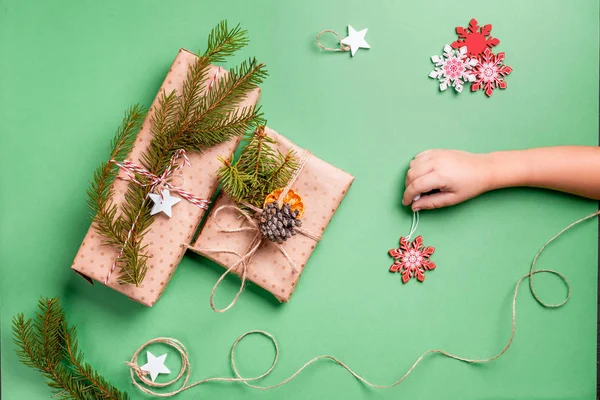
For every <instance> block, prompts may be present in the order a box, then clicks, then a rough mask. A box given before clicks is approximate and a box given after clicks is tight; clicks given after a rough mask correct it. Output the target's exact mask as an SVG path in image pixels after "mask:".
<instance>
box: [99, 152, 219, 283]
mask: <svg viewBox="0 0 600 400" xmlns="http://www.w3.org/2000/svg"><path fill="white" fill-rule="evenodd" d="M179 159H183V162H181V163H178V162H179ZM110 162H111V163H113V164H115V165H117V166H119V167H120V168H121V171H123V172H124V173H125V175H126V177H119V178H120V179H122V180H124V181H127V182H133V183H135V184H137V185H140V186H149V187H150V192H154V191H156V190H157V189H161V190H158V192H159V193H160V195H161V197H162V195H163V193H162V189H168V190H171V191H173V192H175V193H177V194H179V195H180V196H181V197H182V198H184V199H186V200H187V201H189V202H190V203H192V204H193V205H195V206H197V207H200V208H202V209H204V210H206V209H207V208H208V205H209V204H210V201H208V200H205V199H202V198H200V197H198V196H195V195H194V194H192V193H190V192H188V191H187V190H184V189H182V188H181V187H179V186H175V185H174V184H173V183H172V182H171V180H172V178H173V177H174V176H181V175H177V172H179V170H180V169H182V168H183V167H184V166H188V167H189V166H191V165H192V164H190V160H189V159H188V158H187V155H186V154H185V150H183V149H179V150H177V151H176V152H175V154H173V157H171V161H169V165H167V168H165V170H164V172H163V173H162V174H161V175H160V176H159V175H155V174H153V173H152V172H150V171H148V170H147V169H146V168H144V167H142V166H140V165H138V164H136V163H134V162H132V161H130V160H124V161H123V162H118V161H116V160H114V159H111V160H110ZM137 176H143V177H145V178H146V179H147V183H143V182H141V181H140V180H138V178H137ZM182 178H183V177H182ZM184 181H185V180H184ZM141 214H142V208H140V210H139V212H138V213H137V215H136V217H135V219H134V221H133V224H131V228H130V229H129V232H127V238H126V240H125V243H123V246H122V247H121V250H120V251H119V255H118V256H117V258H116V259H115V262H114V263H113V265H112V266H111V268H110V270H109V271H108V274H107V275H106V278H105V279H104V284H105V285H106V284H108V280H109V279H110V276H111V275H112V273H113V272H114V270H115V268H116V267H117V263H118V262H119V260H120V259H121V257H122V256H123V251H124V249H125V246H126V245H127V243H128V242H129V240H130V239H131V235H132V233H133V230H134V229H135V225H136V224H137V221H138V219H139V218H140V216H141Z"/></svg>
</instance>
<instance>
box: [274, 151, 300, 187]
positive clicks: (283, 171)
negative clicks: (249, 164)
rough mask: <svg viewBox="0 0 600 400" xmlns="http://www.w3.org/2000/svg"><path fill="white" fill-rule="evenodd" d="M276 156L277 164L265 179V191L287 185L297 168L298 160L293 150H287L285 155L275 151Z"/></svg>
mask: <svg viewBox="0 0 600 400" xmlns="http://www.w3.org/2000/svg"><path fill="white" fill-rule="evenodd" d="M277 158H278V159H279V165H278V166H277V167H276V168H275V169H274V170H273V171H271V172H270V173H269V176H270V179H268V181H267V184H268V185H267V187H268V189H267V191H268V192H269V193H271V192H272V191H273V190H275V189H279V188H282V187H285V186H287V184H288V182H289V181H290V179H292V176H293V175H294V173H295V172H296V170H297V169H298V160H297V158H296V154H295V152H294V151H293V150H290V151H288V152H287V154H285V155H283V154H282V153H280V152H277Z"/></svg>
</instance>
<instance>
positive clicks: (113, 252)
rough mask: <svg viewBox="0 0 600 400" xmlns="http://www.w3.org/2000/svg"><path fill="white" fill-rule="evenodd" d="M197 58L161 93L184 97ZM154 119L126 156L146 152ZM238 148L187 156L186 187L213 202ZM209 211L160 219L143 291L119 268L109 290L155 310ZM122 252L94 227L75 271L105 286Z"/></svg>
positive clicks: (149, 240) (186, 55)
mask: <svg viewBox="0 0 600 400" xmlns="http://www.w3.org/2000/svg"><path fill="white" fill-rule="evenodd" d="M195 59H196V56H195V55H194V54H193V53H191V52H189V51H187V50H184V49H181V50H180V51H179V54H178V55H177V58H176V59H175V62H174V63H173V66H172V67H171V69H170V70H169V73H168V74H167V77H166V78H165V80H164V82H163V84H162V86H161V87H160V90H159V94H160V93H161V92H162V91H163V90H164V91H165V92H167V93H170V92H171V91H172V90H174V89H176V90H177V91H178V92H180V91H181V88H182V86H183V82H184V80H185V78H186V74H187V71H188V68H189V66H190V64H191V63H193V62H194V61H195ZM216 68H217V67H213V69H212V70H211V72H210V73H209V77H211V78H212V76H213V75H214V73H215V72H216ZM259 94H260V91H259V90H258V89H257V90H256V91H255V92H254V93H252V95H250V96H248V98H247V99H246V100H245V101H244V102H243V103H242V104H241V107H243V106H249V105H252V104H255V103H256V102H257V101H258V97H259ZM157 105H158V96H157V98H155V99H154V103H153V104H152V109H154V107H156V106H157ZM150 118H151V113H150V114H149V115H148V117H147V118H146V120H145V121H144V123H143V125H142V128H141V130H140V132H139V134H138V137H137V139H136V144H135V146H134V148H133V150H132V152H131V154H129V156H128V157H127V158H128V159H131V160H133V161H135V162H138V163H139V161H140V156H141V154H142V152H143V151H144V150H145V149H146V148H147V147H148V145H149V144H150V139H151V133H150ZM238 143H239V139H234V140H232V141H229V142H227V143H223V144H220V145H217V146H214V147H212V148H211V149H209V150H207V151H205V152H204V153H203V154H197V153H191V154H188V157H189V159H190V163H191V164H192V165H191V167H185V168H184V169H183V171H184V173H185V176H186V179H185V182H184V185H183V188H184V189H186V190H188V191H190V192H192V193H194V194H195V195H197V196H199V197H201V198H205V199H210V198H212V196H213V195H214V193H215V190H216V188H217V181H218V177H217V170H218V168H219V165H220V164H219V162H218V160H217V158H218V157H219V156H220V157H223V158H229V157H230V156H231V154H232V153H233V152H234V150H235V148H236V147H237V145H238ZM121 176H123V173H121ZM114 190H115V195H114V197H113V201H114V202H115V204H121V203H122V202H123V201H124V194H125V193H126V190H127V182H125V181H123V180H120V179H117V180H115V183H114ZM204 211H205V210H202V209H200V208H198V207H196V206H194V205H193V204H191V203H189V202H187V201H185V200H184V201H181V202H179V203H178V204H177V205H176V206H175V207H174V208H173V218H168V217H167V216H165V215H164V214H160V215H158V216H156V217H155V219H154V222H153V224H152V227H151V229H150V231H149V232H148V233H147V234H146V236H145V238H144V243H145V244H147V245H148V247H147V252H148V254H149V255H150V258H149V259H148V263H147V265H148V272H147V273H146V277H145V279H144V282H143V284H142V285H140V286H139V287H136V286H135V285H120V284H119V283H118V271H119V269H118V268H116V269H115V272H114V273H113V274H112V276H111V278H110V280H109V282H108V286H109V287H111V288H113V289H115V290H116V291H118V292H121V293H123V294H125V295H126V296H128V297H130V298H131V299H133V300H135V301H138V302H140V303H142V304H144V305H146V306H149V307H151V306H152V305H154V303H155V302H156V301H157V300H158V299H159V298H160V296H161V295H162V294H163V292H164V290H165V288H166V286H167V284H168V283H169V280H170V279H171V276H172V274H173V272H174V270H175V269H176V268H177V265H178V264H179V262H180V261H181V258H182V257H183V254H184V253H185V251H186V245H187V244H188V243H190V241H191V240H192V236H193V235H194V233H195V231H196V229H197V227H198V224H199V223H200V220H201V219H202V216H203V214H204ZM118 252H119V249H117V248H113V247H108V246H104V245H103V244H102V237H101V236H100V235H99V234H97V232H96V230H95V227H94V226H93V225H92V226H91V227H90V229H89V230H88V232H87V234H86V236H85V238H84V240H83V243H82V244H81V247H80V248H79V252H78V253H77V256H76V257H75V261H74V262H73V265H72V269H73V270H75V271H76V272H78V273H79V274H80V275H82V276H84V277H86V278H87V279H88V280H89V278H91V279H94V280H96V281H99V282H102V283H104V279H105V278H106V276H107V274H108V272H109V270H110V268H111V267H112V265H113V263H114V260H115V259H116V257H117V254H118Z"/></svg>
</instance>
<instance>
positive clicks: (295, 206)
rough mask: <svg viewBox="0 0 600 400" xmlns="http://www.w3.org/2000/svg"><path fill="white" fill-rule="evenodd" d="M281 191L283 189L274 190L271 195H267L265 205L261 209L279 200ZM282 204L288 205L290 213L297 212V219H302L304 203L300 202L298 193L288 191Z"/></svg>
mask: <svg viewBox="0 0 600 400" xmlns="http://www.w3.org/2000/svg"><path fill="white" fill-rule="evenodd" d="M282 190H283V189H275V190H273V191H272V192H271V193H269V194H268V195H267V197H266V198H265V204H264V205H263V207H264V206H266V205H267V204H269V203H273V202H276V201H277V200H279V196H281V191H282ZM283 202H284V203H288V204H289V205H290V208H291V210H292V211H296V210H298V219H300V218H302V215H303V214H304V203H303V202H302V197H300V195H299V194H298V193H296V192H294V190H293V189H290V190H288V192H287V193H286V195H285V197H284V198H283Z"/></svg>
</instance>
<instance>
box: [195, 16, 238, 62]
mask: <svg viewBox="0 0 600 400" xmlns="http://www.w3.org/2000/svg"><path fill="white" fill-rule="evenodd" d="M247 44H248V31H246V30H242V28H241V27H240V25H239V24H237V25H236V26H235V28H233V29H231V30H229V29H228V27H227V20H224V21H221V22H219V24H218V25H217V26H216V27H214V29H213V30H212V31H211V32H210V35H208V44H207V46H206V51H205V52H204V54H203V58H206V59H207V60H208V62H209V63H222V62H223V61H225V59H226V58H227V57H230V56H232V55H234V54H235V53H236V52H237V51H238V50H241V49H242V48H243V47H245V46H246V45H247Z"/></svg>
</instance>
